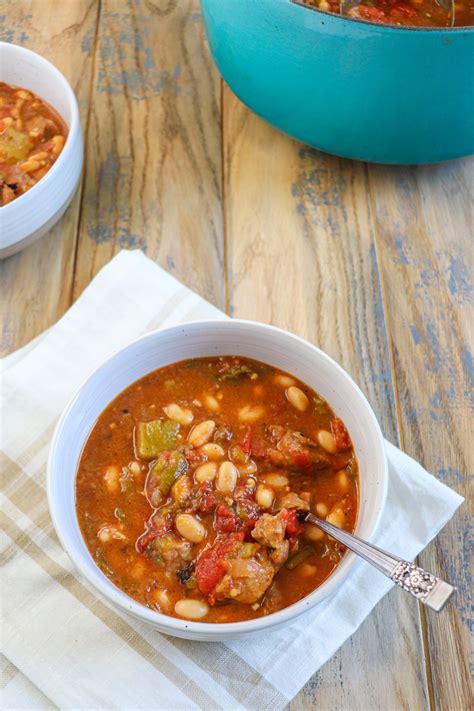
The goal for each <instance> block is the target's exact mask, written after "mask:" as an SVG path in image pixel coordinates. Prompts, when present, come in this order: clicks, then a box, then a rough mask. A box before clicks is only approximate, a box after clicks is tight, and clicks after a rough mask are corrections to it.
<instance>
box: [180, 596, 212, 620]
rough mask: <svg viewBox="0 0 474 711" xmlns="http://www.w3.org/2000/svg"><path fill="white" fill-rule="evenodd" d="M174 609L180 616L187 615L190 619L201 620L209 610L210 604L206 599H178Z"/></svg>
mask: <svg viewBox="0 0 474 711" xmlns="http://www.w3.org/2000/svg"><path fill="white" fill-rule="evenodd" d="M174 611H175V612H176V614H177V615H179V616H180V617H187V618H188V619H189V620H200V619H201V617H205V616H206V615H207V613H208V612H209V605H208V604H207V603H206V602H204V600H191V599H187V600H178V602H177V603H176V605H175V606H174Z"/></svg>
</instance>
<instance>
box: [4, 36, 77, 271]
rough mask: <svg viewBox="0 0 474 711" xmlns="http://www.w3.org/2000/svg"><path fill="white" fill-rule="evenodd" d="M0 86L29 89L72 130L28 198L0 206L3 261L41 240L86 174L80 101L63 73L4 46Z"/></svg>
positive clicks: (23, 51)
mask: <svg viewBox="0 0 474 711" xmlns="http://www.w3.org/2000/svg"><path fill="white" fill-rule="evenodd" d="M0 81H3V82H6V83H7V84H12V85H13V86H19V87H22V88H23V89H29V90H30V91H33V92H34V93H35V94H37V95H38V96H39V97H40V98H41V99H44V100H45V101H47V102H48V104H50V105H51V106H52V107H53V108H54V109H56V111H57V112H58V113H59V114H60V115H61V116H62V118H63V119H64V121H65V122H66V124H67V125H68V127H69V134H68V137H67V141H66V143H65V146H64V148H63V150H62V152H61V155H60V156H59V158H58V160H57V161H56V162H55V163H54V165H53V166H52V168H51V169H50V170H49V171H48V172H47V173H46V175H45V176H44V177H43V178H42V179H41V180H40V181H39V182H38V183H37V185H35V186H34V187H33V188H31V190H29V191H28V192H27V193H25V194H24V195H20V197H18V198H16V200H13V202H10V203H8V205H4V206H3V207H0V259H4V258H5V257H9V256H10V255H11V254H14V253H15V252H18V251H19V250H20V249H23V248H24V247H26V246H27V245H29V244H31V242H33V241H34V240H36V239H38V238H39V237H42V236H43V235H44V234H45V233H46V232H47V231H48V230H50V229H51V227H53V225H54V224H56V222H57V221H58V220H59V218H60V217H61V216H62V214H63V213H64V211H65V210H66V208H67V206H68V205H69V203H70V202H71V200H72V198H73V195H74V193H75V191H76V188H77V186H78V184H79V178H80V175H81V169H82V159H83V142H82V132H81V125H80V122H79V110H78V106H77V101H76V97H75V95H74V92H73V90H72V89H71V87H70V85H69V83H68V82H67V81H66V79H65V78H64V77H63V75H62V74H61V72H60V71H59V70H58V69H56V67H55V66H53V65H52V64H51V63H50V62H48V61H47V60H46V59H44V58H43V57H40V55H39V54H35V53H34V52H31V51H30V50H29V49H24V47H19V46H18V45H15V44H9V43H8V42H0Z"/></svg>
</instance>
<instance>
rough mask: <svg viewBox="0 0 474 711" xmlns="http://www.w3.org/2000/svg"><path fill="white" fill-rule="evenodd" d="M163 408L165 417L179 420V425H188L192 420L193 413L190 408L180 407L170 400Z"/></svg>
mask: <svg viewBox="0 0 474 711" xmlns="http://www.w3.org/2000/svg"><path fill="white" fill-rule="evenodd" d="M163 410H164V413H165V415H166V417H169V418H170V420H174V421H175V422H179V424H180V425H190V424H191V422H192V421H193V420H194V415H193V413H192V412H191V410H188V408H187V407H181V405H177V404H176V403H175V402H172V403H171V405H167V406H166V407H164V408H163Z"/></svg>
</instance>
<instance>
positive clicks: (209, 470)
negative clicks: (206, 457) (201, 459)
mask: <svg viewBox="0 0 474 711" xmlns="http://www.w3.org/2000/svg"><path fill="white" fill-rule="evenodd" d="M216 474H217V464H216V463H215V462H207V463H206V464H201V466H200V467H198V468H197V469H196V471H195V472H194V478H195V479H196V481H197V482H199V483H200V484H202V482H204V481H213V480H214V479H215V478H216Z"/></svg>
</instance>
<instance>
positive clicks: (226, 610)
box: [76, 356, 358, 623]
mask: <svg viewBox="0 0 474 711" xmlns="http://www.w3.org/2000/svg"><path fill="white" fill-rule="evenodd" d="M357 506H358V469H357V461H356V458H355V454H354V450H353V446H352V443H351V440H350V437H349V434H348V433H347V430H346V428H345V426H344V424H343V423H342V421H341V420H340V419H338V418H337V417H336V416H335V415H334V413H333V412H332V410H331V408H330V406H329V405H328V403H327V402H326V401H325V400H323V399H322V398H321V397H319V396H318V394H317V393H315V392H314V391H313V390H311V389H310V388H309V387H308V386H306V385H305V384H303V383H301V382H300V381H298V380H297V379H296V378H294V377H293V376H291V375H289V374H287V373H284V372H282V371H280V370H278V369H276V368H273V367H272V366H269V365H266V364H264V363H261V362H257V361H254V360H251V359H248V358H243V357H237V356H221V357H218V358H198V359H193V360H188V361H183V362H181V363H175V364H173V365H169V366H166V367H163V368H160V369H159V370H156V371H154V372H152V373H150V374H149V375H147V376H145V377H144V378H142V379H141V380H139V381H137V382H136V383H134V384H132V385H131V386H130V387H128V388H127V389H126V390H124V391H123V392H122V393H121V394H120V395H119V396H118V397H116V398H115V400H114V401H113V402H112V403H111V404H110V405H109V406H108V407H107V408H106V409H105V411H104V412H103V413H102V415H101V416H100V417H99V419H98V421H97V422H96V424H95V426H94V427H93V429H92V431H91V433H90V435H89V438H88V440H87V442H86V444H85V447H84V450H83V452H82V456H81V459H80V462H79V467H78V472H77V480H76V508H77V515H78V519H79V524H80V527H81V531H82V534H83V536H84V539H85V541H86V543H87V546H88V548H89V550H90V552H91V554H92V556H93V557H94V560H95V561H96V563H97V565H98V566H99V567H100V568H101V570H102V571H103V572H104V573H105V575H107V576H108V577H109V578H110V579H111V580H112V581H113V582H114V583H115V585H117V587H119V588H120V589H121V590H123V591H124V592H125V593H127V594H128V595H129V596H131V597H132V598H134V599H135V600H138V601H139V602H141V603H142V604H144V605H146V606H148V607H150V608H152V609H156V610H157V611H159V612H162V613H164V614H167V615H172V616H174V617H182V618H186V619H194V620H197V619H199V620H202V621H205V622H217V623H224V622H238V621H243V620H248V619H252V618H256V617H261V616H263V615H268V614H270V613H272V612H276V611H277V610H281V609H282V608H285V607H287V606H289V605H291V604H292V603H294V602H296V601H297V600H299V599H301V598H303V597H305V596H306V595H308V594H309V593H310V592H312V591H313V590H314V589H315V588H317V587H318V586H319V585H321V583H322V582H323V581H324V580H325V579H326V578H327V577H328V576H329V575H330V574H331V572H332V571H333V570H334V568H335V567H336V566H337V564H338V563H339V561H340V559H341V557H342V555H343V553H344V547H342V546H341V545H340V544H338V543H337V542H336V541H334V540H332V539H331V538H330V537H328V536H327V535H326V534H324V533H323V532H322V531H320V530H319V529H317V528H315V527H311V526H308V525H307V524H305V525H303V524H302V523H301V522H300V520H299V515H298V511H299V510H307V509H308V508H311V510H313V511H315V512H316V513H317V514H318V515H319V516H321V517H324V518H327V519H328V520H329V521H331V522H332V523H334V524H335V525H337V526H340V527H342V528H344V529H346V530H348V531H350V532H352V531H353V530H354V527H355V522H356V517H357Z"/></svg>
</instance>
